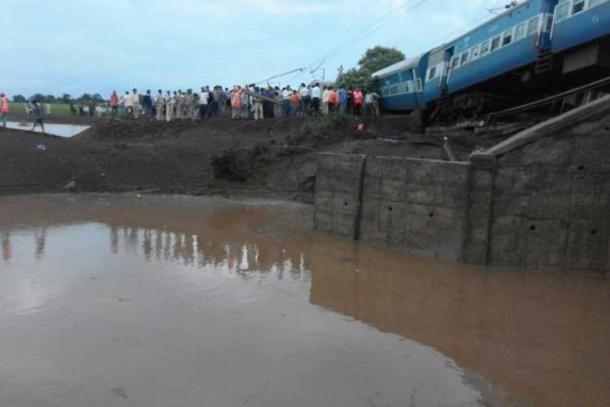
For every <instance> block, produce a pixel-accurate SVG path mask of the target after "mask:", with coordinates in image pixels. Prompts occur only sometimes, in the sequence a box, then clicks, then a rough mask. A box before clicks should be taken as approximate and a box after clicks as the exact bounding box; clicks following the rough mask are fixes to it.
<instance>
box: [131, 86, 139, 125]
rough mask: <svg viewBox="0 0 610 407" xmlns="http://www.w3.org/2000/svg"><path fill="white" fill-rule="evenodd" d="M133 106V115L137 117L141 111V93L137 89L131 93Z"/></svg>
mask: <svg viewBox="0 0 610 407" xmlns="http://www.w3.org/2000/svg"><path fill="white" fill-rule="evenodd" d="M131 108H132V109H133V117H134V118H136V119H137V118H138V114H139V113H140V95H138V90H137V89H134V90H133V92H132V93H131Z"/></svg>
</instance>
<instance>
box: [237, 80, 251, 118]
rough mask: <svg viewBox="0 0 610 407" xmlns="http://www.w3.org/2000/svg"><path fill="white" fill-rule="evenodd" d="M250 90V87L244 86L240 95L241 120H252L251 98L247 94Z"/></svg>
mask: <svg viewBox="0 0 610 407" xmlns="http://www.w3.org/2000/svg"><path fill="white" fill-rule="evenodd" d="M247 89H248V85H244V87H243V88H242V89H241V93H240V95H239V98H240V103H241V118H242V119H248V118H250V106H249V102H250V97H249V96H248V95H247V94H246V90H247Z"/></svg>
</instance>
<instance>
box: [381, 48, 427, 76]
mask: <svg viewBox="0 0 610 407" xmlns="http://www.w3.org/2000/svg"><path fill="white" fill-rule="evenodd" d="M423 56H424V54H421V55H418V56H416V57H415V58H407V59H405V60H404V61H400V62H397V63H395V64H394V65H390V66H387V67H385V68H383V69H380V70H379V71H377V72H374V73H373V74H372V75H371V77H372V78H385V77H386V76H390V75H392V74H395V73H396V72H400V71H404V70H405V69H409V68H413V67H415V66H417V64H419V61H420V60H421V59H422V57H423Z"/></svg>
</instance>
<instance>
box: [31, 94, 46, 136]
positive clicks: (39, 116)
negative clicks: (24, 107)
mask: <svg viewBox="0 0 610 407" xmlns="http://www.w3.org/2000/svg"><path fill="white" fill-rule="evenodd" d="M32 114H33V115H34V126H33V127H32V131H36V127H37V126H40V129H41V130H42V134H44V109H43V108H42V105H41V104H40V103H38V102H37V101H33V102H32Z"/></svg>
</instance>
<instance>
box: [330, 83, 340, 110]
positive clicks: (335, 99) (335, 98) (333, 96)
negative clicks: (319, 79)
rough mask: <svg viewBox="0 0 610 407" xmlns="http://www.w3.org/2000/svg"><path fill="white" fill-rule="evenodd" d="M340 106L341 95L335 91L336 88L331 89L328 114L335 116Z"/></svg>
mask: <svg viewBox="0 0 610 407" xmlns="http://www.w3.org/2000/svg"><path fill="white" fill-rule="evenodd" d="M338 105H339V94H338V93H337V91H336V90H335V88H330V92H329V94H328V113H329V114H334V113H335V112H336V111H337V106H338Z"/></svg>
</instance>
